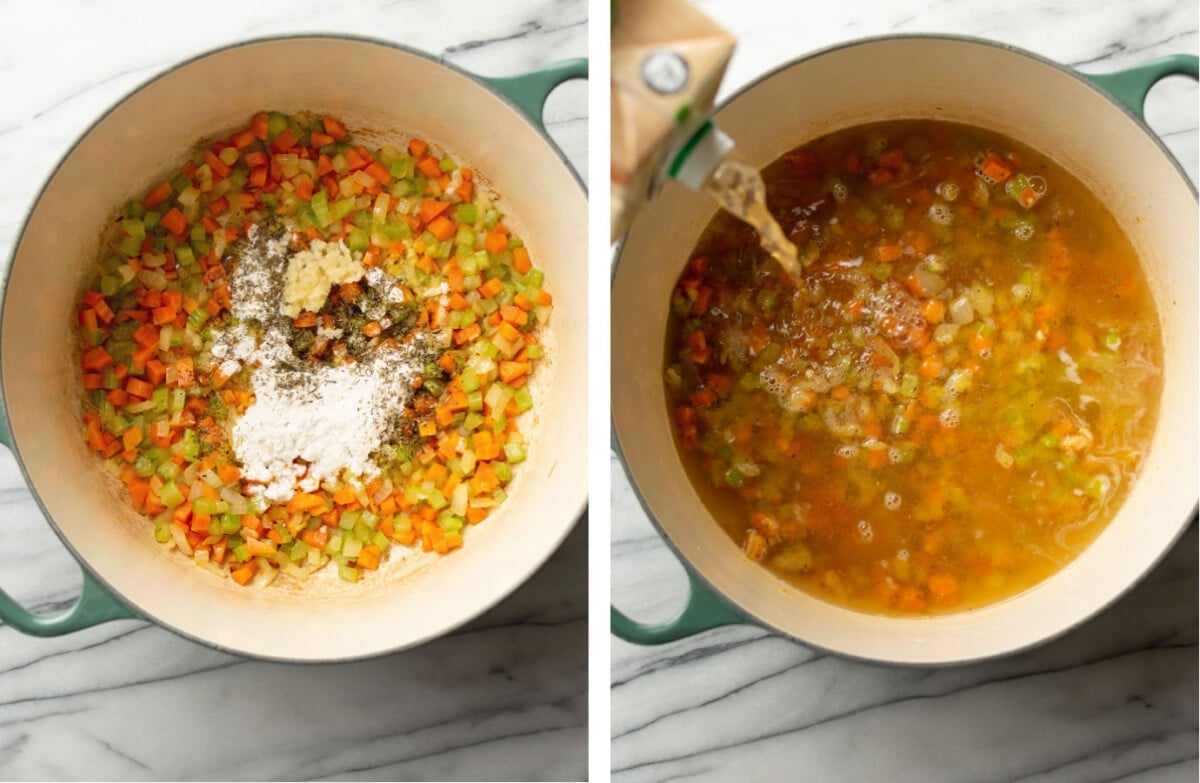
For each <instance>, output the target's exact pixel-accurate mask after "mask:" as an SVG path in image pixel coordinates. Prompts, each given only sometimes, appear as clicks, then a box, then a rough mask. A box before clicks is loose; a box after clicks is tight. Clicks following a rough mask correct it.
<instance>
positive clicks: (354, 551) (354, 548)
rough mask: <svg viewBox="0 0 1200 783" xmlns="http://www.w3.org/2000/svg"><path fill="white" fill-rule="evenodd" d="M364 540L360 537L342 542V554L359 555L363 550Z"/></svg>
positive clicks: (348, 556)
mask: <svg viewBox="0 0 1200 783" xmlns="http://www.w3.org/2000/svg"><path fill="white" fill-rule="evenodd" d="M362 548H363V542H362V540H361V539H358V538H347V539H346V540H345V542H344V543H343V544H342V556H343V557H346V558H355V557H358V554H359V552H362Z"/></svg>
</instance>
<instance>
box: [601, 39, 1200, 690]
mask: <svg viewBox="0 0 1200 783" xmlns="http://www.w3.org/2000/svg"><path fill="white" fill-rule="evenodd" d="M895 40H911V41H950V42H956V43H967V44H974V45H978V46H981V47H986V48H989V49H999V50H1001V51H1005V52H1008V53H1009V54H1013V55H1016V56H1020V57H1025V58H1027V59H1030V60H1033V61H1035V62H1037V63H1039V64H1041V65H1045V66H1049V67H1051V68H1053V69H1055V70H1057V71H1059V72H1060V73H1065V74H1067V75H1069V76H1071V77H1072V78H1073V79H1075V80H1076V81H1078V82H1080V83H1082V84H1083V85H1084V86H1086V87H1088V88H1090V89H1091V91H1092V92H1093V93H1094V94H1095V95H1096V96H1097V97H1099V98H1102V99H1104V100H1106V101H1107V102H1109V103H1111V104H1113V105H1115V106H1116V107H1117V108H1118V109H1120V110H1121V111H1122V112H1123V113H1124V114H1125V115H1126V116H1127V117H1128V118H1129V119H1131V120H1133V121H1134V122H1135V123H1136V124H1137V125H1138V127H1139V128H1140V130H1141V131H1142V132H1143V133H1144V134H1145V135H1147V136H1149V137H1150V139H1151V140H1152V141H1153V142H1154V144H1155V145H1156V146H1157V147H1158V149H1159V151H1160V152H1161V153H1162V154H1163V155H1165V156H1166V158H1167V160H1168V161H1169V162H1170V163H1171V164H1172V166H1173V167H1174V168H1175V172H1176V174H1178V175H1179V178H1180V179H1181V180H1183V182H1184V183H1185V184H1186V185H1187V186H1188V189H1189V190H1190V191H1191V193H1192V198H1194V199H1197V200H1200V195H1198V193H1197V189H1196V184H1195V183H1193V182H1192V180H1191V179H1190V178H1189V177H1188V176H1187V172H1186V171H1184V169H1183V166H1182V165H1181V164H1180V163H1179V161H1178V160H1177V159H1176V158H1175V155H1174V154H1173V153H1172V152H1171V151H1170V149H1168V148H1167V146H1166V145H1165V144H1164V143H1163V141H1162V139H1161V138H1160V137H1159V136H1158V134H1156V133H1155V132H1154V130H1153V129H1152V128H1151V127H1150V126H1149V125H1147V124H1146V121H1145V120H1144V119H1142V118H1141V117H1138V116H1137V115H1136V114H1134V113H1133V112H1132V111H1130V109H1129V107H1127V106H1126V105H1125V104H1123V103H1121V102H1120V101H1119V100H1117V99H1116V98H1114V97H1113V96H1112V95H1110V94H1109V93H1108V92H1106V91H1105V90H1103V89H1102V88H1100V87H1099V86H1098V85H1096V84H1095V83H1093V82H1092V81H1091V80H1089V79H1088V78H1087V75H1086V74H1083V73H1080V72H1079V71H1076V70H1075V69H1074V68H1071V67H1069V66H1066V65H1063V64H1062V63H1059V62H1056V61H1054V60H1051V59H1050V58H1048V57H1044V56H1043V55H1040V54H1037V53H1035V52H1031V51H1029V50H1027V49H1023V48H1021V47H1018V46H1014V45H1012V44H1008V43H1003V42H1001V41H992V40H989V39H986V38H979V37H977V36H968V35H958V34H953V33H896V34H891V35H875V36H867V37H864V38H855V39H852V40H849V41H842V42H839V43H836V44H832V45H830V46H826V47H823V48H821V49H814V50H813V51H811V52H807V53H805V54H802V55H800V56H799V57H796V58H793V59H791V60H788V61H787V62H785V63H781V64H780V65H777V66H775V67H773V68H771V69H770V70H768V71H764V72H763V73H761V74H759V75H758V76H756V77H755V78H754V79H752V80H751V81H749V82H746V83H745V84H744V85H742V86H741V87H739V88H738V89H737V90H735V91H734V92H733V93H732V94H730V95H729V96H728V97H727V98H725V100H723V101H721V103H720V104H719V105H718V106H717V107H716V108H715V109H714V110H713V112H712V114H711V115H710V117H712V118H714V119H716V118H717V115H719V114H720V112H721V111H723V110H724V109H726V108H727V107H729V106H730V105H731V104H732V103H734V102H735V101H737V100H738V99H739V98H741V97H742V96H743V95H745V94H746V93H748V92H750V91H751V90H753V89H755V88H757V87H759V86H760V85H761V84H762V83H763V82H765V81H767V80H768V79H771V78H773V77H775V76H776V75H778V74H781V73H783V72H784V71H787V70H789V69H791V68H793V67H795V66H798V65H800V64H802V63H804V62H807V61H808V60H812V59H815V58H817V57H821V56H823V55H827V54H832V53H834V52H838V51H841V50H843V49H849V48H854V47H857V46H862V45H867V44H875V43H882V42H887V41H895ZM626 247H627V243H626V237H622V238H621V241H620V243H619V245H618V249H617V251H616V253H615V258H614V260H613V263H612V273H611V275H610V281H611V280H614V279H615V278H616V273H617V268H618V267H619V266H620V263H621V260H622V259H623V258H624V256H625V250H626ZM609 428H610V433H611V450H612V452H613V453H614V454H616V456H617V461H618V462H619V463H620V464H621V468H622V470H623V471H624V473H625V478H626V479H627V480H628V482H629V486H630V488H631V489H632V490H633V493H634V496H635V497H636V498H637V501H638V505H640V506H641V508H642V512H643V514H645V516H646V518H647V519H649V520H650V524H651V525H653V526H654V529H655V531H656V532H657V533H658V536H659V538H660V539H662V540H663V541H664V542H666V545H667V547H668V548H669V549H670V551H671V552H672V553H673V554H674V556H675V559H676V560H678V561H679V563H680V565H682V566H683V567H684V568H685V570H686V571H687V573H688V574H690V575H691V576H692V577H693V578H695V579H697V580H699V582H700V583H701V585H703V587H704V588H705V589H707V590H708V591H709V592H710V593H712V594H713V595H714V596H716V597H718V598H719V599H720V600H721V601H722V602H724V603H725V604H727V605H729V606H731V607H732V608H733V609H735V610H736V611H737V613H738V614H741V615H742V616H743V617H744V618H745V624H746V625H752V626H757V627H758V628H761V629H764V630H767V631H769V632H771V633H774V634H777V635H779V636H782V637H784V638H786V639H790V640H791V641H793V642H796V643H798V644H801V645H804V646H805V647H809V648H811V649H814V650H818V651H820V652H822V653H825V654H830V655H836V656H838V657H840V658H845V659H847V660H852V661H860V662H863V663H870V664H877V665H883V666H890V667H897V668H920V669H928V668H935V667H942V666H964V665H968V664H973V663H982V662H984V661H990V660H995V659H998V658H1004V657H1007V656H1010V655H1017V654H1019V653H1022V652H1025V651H1027V650H1030V649H1033V648H1035V647H1040V646H1041V645H1044V644H1047V643H1049V642H1051V641H1053V640H1055V639H1058V638H1059V637H1061V636H1064V635H1065V634H1067V633H1070V632H1071V631H1073V630H1075V629H1076V628H1079V627H1080V626H1082V625H1083V624H1084V623H1086V622H1088V621H1090V620H1091V619H1092V618H1094V617H1096V616H1097V615H1099V614H1100V613H1101V612H1104V611H1105V610H1107V609H1108V608H1109V607H1111V606H1112V605H1113V604H1115V603H1116V602H1117V601H1119V600H1121V599H1122V598H1124V597H1125V596H1126V595H1128V594H1129V592H1130V591H1131V590H1133V588H1134V587H1136V586H1137V585H1139V584H1140V583H1141V582H1142V580H1144V579H1145V578H1146V576H1147V575H1148V574H1149V573H1150V572H1151V571H1153V570H1154V569H1155V568H1156V567H1157V566H1158V564H1159V563H1161V562H1162V560H1163V559H1164V558H1165V557H1166V556H1167V554H1168V553H1170V552H1171V550H1172V549H1173V548H1174V547H1175V545H1176V544H1177V543H1178V542H1179V539H1180V538H1182V537H1183V535H1184V534H1185V533H1186V532H1187V530H1188V529H1189V528H1190V527H1191V526H1192V524H1193V523H1194V522H1195V521H1196V520H1197V518H1200V500H1198V501H1197V503H1196V504H1195V505H1193V506H1192V511H1191V513H1190V515H1189V516H1188V518H1187V520H1186V521H1185V522H1184V523H1183V524H1181V525H1180V526H1179V529H1178V530H1177V531H1176V532H1175V534H1174V535H1173V536H1172V537H1171V540H1170V542H1169V543H1168V544H1167V545H1166V546H1164V547H1163V549H1162V551H1161V552H1160V553H1159V554H1158V556H1157V557H1156V558H1154V560H1153V561H1152V562H1150V563H1149V564H1147V566H1146V568H1145V569H1144V570H1143V571H1142V572H1141V574H1139V575H1138V577H1137V578H1136V579H1134V580H1132V581H1130V582H1129V583H1128V584H1126V585H1125V586H1124V587H1123V588H1122V589H1121V590H1120V591H1118V592H1117V593H1116V594H1115V595H1114V596H1113V597H1112V599H1111V600H1109V601H1108V602H1106V603H1104V604H1102V605H1101V606H1098V607H1095V608H1094V609H1092V610H1090V611H1089V612H1087V613H1086V614H1084V615H1081V616H1079V617H1077V618H1075V619H1074V620H1073V621H1072V622H1070V623H1068V624H1066V625H1064V626H1063V627H1062V628H1060V629H1059V630H1057V631H1055V632H1054V633H1051V634H1048V635H1046V636H1043V637H1042V638H1041V639H1037V640H1034V641H1030V642H1028V643H1026V644H1022V645H1020V646H1017V647H1012V648H1009V649H1007V650H1002V651H998V652H994V653H988V654H986V655H977V656H971V657H964V658H955V659H949V660H940V661H934V660H930V661H917V662H908V661H893V660H888V659H885V658H875V657H871V656H866V655H859V654H855V653H850V652H845V651H842V650H835V649H833V648H831V647H824V646H821V645H818V644H814V643H813V642H811V641H809V640H807V639H804V638H802V637H800V636H797V635H796V634H794V633H791V632H790V631H787V630H785V629H783V628H780V627H778V626H777V625H775V624H773V623H769V622H766V621H764V620H763V619H762V618H760V617H759V616H758V614H757V613H756V612H755V611H753V610H752V609H750V608H748V607H746V606H744V605H743V604H742V603H739V602H738V601H735V600H734V599H732V598H731V597H729V596H728V595H727V594H726V593H725V592H724V591H722V590H720V589H718V588H717V587H716V585H715V584H713V582H712V580H711V579H709V577H708V575H707V574H706V573H705V572H704V571H702V570H700V569H699V568H698V567H697V566H696V565H695V564H694V563H693V562H692V560H691V558H689V557H688V556H687V555H686V554H685V553H684V551H683V549H682V547H680V546H679V545H678V544H676V542H675V541H674V540H673V539H672V538H671V537H670V535H668V534H667V532H666V530H665V529H664V528H663V526H662V524H661V523H660V522H659V520H658V518H657V517H656V516H655V515H654V514H653V513H652V512H651V511H650V507H649V504H648V503H647V500H646V498H645V496H644V494H643V492H642V488H641V486H640V485H639V484H638V482H637V480H636V479H635V478H634V475H633V471H632V469H631V468H630V466H629V462H628V460H626V458H625V452H624V449H622V448H621V439H620V436H619V435H618V432H617V421H616V415H615V412H610V414H609ZM1019 595H1021V593H1018V594H1017V595H1016V596H1012V598H1016V597H1017V596H1019ZM686 600H688V599H685V602H686ZM1009 600H1011V599H1009ZM846 611H854V610H849V609H847V610H846ZM693 635H694V634H693Z"/></svg>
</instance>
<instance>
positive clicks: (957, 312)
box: [950, 296, 975, 325]
mask: <svg viewBox="0 0 1200 783" xmlns="http://www.w3.org/2000/svg"><path fill="white" fill-rule="evenodd" d="M974 320H975V308H973V307H972V306H971V301H970V300H969V299H967V297H966V296H960V297H958V298H957V299H955V300H954V301H953V302H951V303H950V323H954V324H959V325H962V324H969V323H971V322H972V321H974Z"/></svg>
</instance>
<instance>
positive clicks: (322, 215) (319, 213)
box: [308, 190, 333, 228]
mask: <svg viewBox="0 0 1200 783" xmlns="http://www.w3.org/2000/svg"><path fill="white" fill-rule="evenodd" d="M308 206H309V208H310V209H311V210H312V213H313V221H314V222H315V223H316V224H317V225H318V226H320V227H321V228H325V226H328V225H329V224H330V223H332V222H333V217H332V216H331V215H330V214H329V196H327V195H326V194H325V191H323V190H320V191H317V192H316V193H314V194H313V196H312V198H311V199H310V200H309V202H308Z"/></svg>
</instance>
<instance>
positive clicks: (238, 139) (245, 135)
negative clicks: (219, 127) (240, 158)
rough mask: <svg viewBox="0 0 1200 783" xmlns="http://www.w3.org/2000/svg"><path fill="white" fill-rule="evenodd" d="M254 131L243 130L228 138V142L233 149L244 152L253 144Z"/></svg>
mask: <svg viewBox="0 0 1200 783" xmlns="http://www.w3.org/2000/svg"><path fill="white" fill-rule="evenodd" d="M254 138H255V137H254V131H249V130H245V131H242V132H240V133H235V134H233V135H232V136H230V137H229V142H230V143H231V144H233V146H234V148H235V149H238V150H244V149H246V148H247V147H249V146H250V145H251V144H253V143H254Z"/></svg>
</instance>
